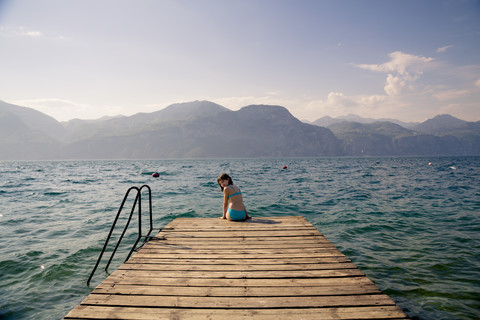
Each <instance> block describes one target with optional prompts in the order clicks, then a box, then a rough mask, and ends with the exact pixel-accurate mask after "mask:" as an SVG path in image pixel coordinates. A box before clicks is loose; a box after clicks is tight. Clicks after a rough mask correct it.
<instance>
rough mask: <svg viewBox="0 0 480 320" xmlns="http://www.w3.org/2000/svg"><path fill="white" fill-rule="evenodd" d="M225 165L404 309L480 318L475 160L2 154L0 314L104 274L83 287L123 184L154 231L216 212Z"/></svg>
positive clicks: (264, 203) (253, 202)
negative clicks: (36, 157) (25, 157)
mask: <svg viewBox="0 0 480 320" xmlns="http://www.w3.org/2000/svg"><path fill="white" fill-rule="evenodd" d="M429 163H431V164H429ZM284 165H286V166H288V169H287V170H282V167H283V166H284ZM153 172H159V174H160V177H159V178H153V177H152V176H151V175H152V173H153ZM221 172H227V173H229V174H231V176H232V178H233V180H234V182H235V184H237V185H238V186H239V187H240V188H241V189H242V193H243V195H244V199H245V203H246V205H247V208H248V209H249V213H250V214H251V215H252V216H254V217H269V216H283V215H302V216H304V217H305V218H306V219H307V220H308V221H310V222H311V223H312V224H313V225H315V226H316V227H317V228H318V229H319V230H320V232H322V233H323V234H324V235H325V236H326V237H327V238H328V239H329V240H331V241H332V242H333V243H334V244H335V245H336V246H337V247H338V248H339V250H340V251H342V252H343V253H344V254H345V255H346V256H347V257H348V258H350V259H351V260H352V261H353V262H354V263H355V264H356V265H357V266H358V267H359V268H360V269H361V270H362V271H363V272H365V273H366V274H367V276H368V277H369V278H370V279H372V280H373V281H374V282H375V283H376V284H377V285H378V286H379V287H380V289H382V290H383V291H384V292H385V293H386V294H388V295H389V296H390V297H392V298H393V299H394V300H395V301H396V303H397V304H398V305H399V306H400V307H401V308H402V309H403V310H404V311H405V312H406V313H407V314H408V315H409V316H410V317H411V318H414V319H435V320H438V319H478V318H479V316H480V259H479V257H480V157H436V158H427V157H425V158H401V157H399V158H314V159H221V160H219V159H215V160H151V161H146V160H139V161H132V160H122V161H31V162H15V161H6V162H0V318H1V319H36V320H37V319H61V318H62V317H64V316H65V315H66V314H67V313H68V312H69V311H70V310H71V309H72V308H73V307H74V306H76V305H78V304H79V303H80V302H81V301H82V300H83V299H84V298H85V297H86V296H87V295H88V294H89V293H90V291H91V290H92V289H93V288H94V287H95V286H96V285H98V283H100V282H101V281H103V279H105V277H106V274H105V273H104V272H102V271H98V272H97V273H96V275H95V277H94V278H93V280H92V283H91V288H89V287H87V286H86V284H85V283H86V280H87V278H88V276H89V274H90V271H91V270H92V268H93V266H94V264H95V261H96V259H97V257H98V254H99V253H100V250H101V248H102V246H103V243H104V241H105V239H106V236H107V234H108V231H109V229H110V226H111V224H112V222H113V219H114V217H115V215H116V213H117V210H118V208H119V206H120V204H121V202H122V199H123V196H124V194H125V192H126V191H127V189H128V188H130V187H131V186H138V187H139V186H141V185H143V184H148V185H149V186H150V187H151V189H152V197H153V213H154V220H155V227H156V228H160V227H162V226H164V225H166V224H167V223H169V222H170V221H172V220H173V219H175V218H177V217H198V218H212V217H218V216H220V215H221V208H222V193H221V192H220V189H219V187H218V185H217V183H216V177H217V176H218V175H219V174H220V173H221ZM144 199H146V198H144ZM129 201H130V200H129ZM128 203H130V202H127V204H128ZM146 208H148V206H146V205H145V201H144V210H146ZM127 211H129V209H128V210H127ZM124 220H125V219H123V220H121V222H122V221H124ZM132 225H133V227H132V229H136V228H135V227H134V226H135V225H136V224H135V221H133V222H132ZM134 237H135V234H134V232H133V231H132V232H130V233H129V234H128V235H127V242H126V244H128V243H132V241H133V238H134ZM129 249H130V247H129V246H128V247H127V246H125V248H123V246H122V249H121V251H120V253H119V254H118V255H117V257H118V258H116V259H115V261H114V264H113V265H112V267H111V269H110V270H114V269H115V268H116V267H118V265H119V264H120V263H121V262H122V261H121V259H125V257H126V253H127V252H128V250H129ZM103 266H104V264H103Z"/></svg>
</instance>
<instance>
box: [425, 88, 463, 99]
mask: <svg viewBox="0 0 480 320" xmlns="http://www.w3.org/2000/svg"><path fill="white" fill-rule="evenodd" d="M468 93H469V91H468V90H444V91H439V92H436V93H434V94H432V97H434V98H435V99H437V100H440V101H443V100H452V99H457V98H459V97H461V96H464V95H466V94H468Z"/></svg>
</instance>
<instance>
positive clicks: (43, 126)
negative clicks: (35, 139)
mask: <svg viewBox="0 0 480 320" xmlns="http://www.w3.org/2000/svg"><path fill="white" fill-rule="evenodd" d="M0 115H3V116H14V117H16V119H18V120H20V121H21V122H22V123H24V124H25V125H26V126H27V127H28V128H30V129H31V130H34V131H35V130H36V131H39V132H42V133H43V134H46V135H48V136H50V137H52V138H55V137H59V136H61V135H64V134H65V129H64V127H63V126H62V125H61V124H60V123H59V122H58V121H57V120H55V119H54V118H52V117H50V116H47V115H46V114H44V113H41V112H40V111H37V110H34V109H31V108H26V107H20V106H16V105H13V104H9V103H6V102H3V101H1V100H0Z"/></svg>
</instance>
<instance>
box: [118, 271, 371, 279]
mask: <svg viewBox="0 0 480 320" xmlns="http://www.w3.org/2000/svg"><path fill="white" fill-rule="evenodd" d="M159 273H160V272H156V271H144V270H122V269H119V270H116V271H115V272H113V273H112V276H117V277H136V278H141V277H147V278H152V277H155V275H158V274H159ZM161 275H162V277H166V278H222V279H238V278H241V279H248V278H256V279H271V278H274V279H281V278H331V277H336V278H339V277H354V276H363V275H364V273H363V272H361V271H360V270H358V269H335V270H300V271H224V270H220V271H184V270H178V271H161Z"/></svg>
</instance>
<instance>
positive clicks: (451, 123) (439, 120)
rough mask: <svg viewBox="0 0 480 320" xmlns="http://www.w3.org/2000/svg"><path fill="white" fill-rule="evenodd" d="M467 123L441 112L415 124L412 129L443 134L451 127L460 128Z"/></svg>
mask: <svg viewBox="0 0 480 320" xmlns="http://www.w3.org/2000/svg"><path fill="white" fill-rule="evenodd" d="M467 123H468V122H467V121H464V120H460V119H457V118H455V117H452V116H451V115H449V114H441V115H438V116H436V117H434V118H432V119H429V120H427V121H425V122H422V123H420V124H417V125H415V126H414V127H412V129H413V130H417V131H420V132H425V133H430V134H435V135H445V133H446V132H448V131H451V130H452V129H457V128H461V127H463V126H464V125H466V124H467Z"/></svg>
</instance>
